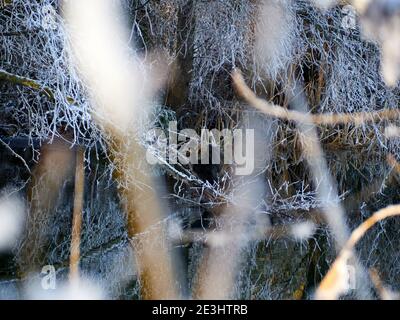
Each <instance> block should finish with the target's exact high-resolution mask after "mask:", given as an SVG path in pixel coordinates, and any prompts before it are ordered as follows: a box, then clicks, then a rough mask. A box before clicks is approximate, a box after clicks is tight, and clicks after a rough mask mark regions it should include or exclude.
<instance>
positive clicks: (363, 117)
mask: <svg viewBox="0 0 400 320" xmlns="http://www.w3.org/2000/svg"><path fill="white" fill-rule="evenodd" d="M232 79H233V83H234V85H235V88H236V90H237V92H238V94H239V95H240V96H241V97H242V98H243V99H244V100H245V101H246V102H247V103H248V104H249V105H251V106H252V107H254V108H256V109H257V110H259V111H261V112H262V113H264V114H266V115H268V116H271V117H275V118H278V119H282V120H288V121H294V122H301V123H306V124H316V125H337V124H347V123H354V124H355V125H361V124H363V123H366V122H379V121H381V120H395V119H398V118H399V112H398V110H397V109H383V110H380V111H373V112H354V113H324V114H305V113H303V112H299V111H297V110H288V109H285V108H282V107H280V106H277V105H274V104H271V103H268V102H267V101H265V100H263V99H260V98H258V97H257V96H256V95H255V93H254V92H253V91H252V90H251V89H250V88H249V87H248V86H247V85H246V83H245V81H244V79H243V76H242V74H241V72H240V71H239V70H235V71H234V72H233V73H232Z"/></svg>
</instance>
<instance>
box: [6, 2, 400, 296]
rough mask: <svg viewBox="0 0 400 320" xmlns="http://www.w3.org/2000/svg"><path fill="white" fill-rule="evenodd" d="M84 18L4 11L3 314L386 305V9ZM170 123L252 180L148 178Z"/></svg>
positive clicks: (188, 9) (395, 19)
mask: <svg viewBox="0 0 400 320" xmlns="http://www.w3.org/2000/svg"><path fill="white" fill-rule="evenodd" d="M69 1H70V2H71V3H75V6H78V5H77V2H79V1H77V0H69ZM98 1H99V2H98V3H99V5H98V7H101V5H104V7H103V8H109V9H110V8H112V12H113V14H115V17H117V18H116V19H115V20H112V19H111V18H110V17H112V14H111V13H109V14H107V12H109V11H107V10H105V11H101V10H100V9H99V8H97V9H96V10H95V9H93V12H94V13H96V14H94V15H92V16H93V21H90V26H91V28H88V21H86V20H85V19H84V17H85V13H87V11H85V10H91V9H90V8H91V7H90V3H93V0H90V1H89V0H88V1H87V6H86V5H85V6H82V8H86V9H85V10H84V9H82V12H81V13H82V14H81V16H80V18H81V20H79V21H78V19H76V20H74V19H75V18H76V16H77V14H75V13H76V11H75V13H74V10H73V7H71V8H69V7H67V4H65V3H63V1H58V0H42V1H27V0H10V1H4V4H3V2H1V3H2V4H3V5H2V6H0V150H1V151H0V152H1V153H0V159H1V165H0V188H1V190H0V250H2V252H0V298H21V299H23V298H57V299H69V298H73V297H74V296H75V295H77V292H80V293H81V295H80V296H77V298H108V299H132V298H135V299H140V298H169V297H175V298H199V299H202V298H243V299H313V298H329V299H337V298H349V299H353V298H372V299H380V298H382V299H383V298H395V297H397V295H396V292H397V291H399V290H400V278H399V275H400V264H399V262H398V260H399V258H400V256H399V252H398V250H396V248H397V247H398V246H399V245H400V243H399V237H398V227H399V218H396V217H394V218H392V219H386V218H387V217H391V216H395V215H398V214H400V211H399V209H398V207H397V206H395V204H396V203H398V202H399V199H398V192H397V190H398V183H399V181H398V174H399V173H400V165H399V163H398V160H399V158H398V154H399V150H400V149H399V145H398V141H397V140H398V137H399V132H400V128H399V127H398V125H399V123H398V122H399V121H398V113H397V109H398V106H399V102H400V91H399V89H400V87H399V82H398V80H399V78H400V71H399V70H400V57H399V53H398V50H397V48H398V47H399V45H398V44H399V41H400V2H399V1H385V0H377V1H316V0H315V1H314V0H310V1H308V0H299V1H291V0H287V1H284V0H251V1H249V0H211V1H209V0H199V1H195V0H160V1H159V0H157V1H156V0H150V1H148V0H122V1H111V2H106V1H105V0H98ZM110 3H112V4H111V5H110ZM100 4H101V5H100ZM107 6H109V7H107ZM68 8H69V9H68ZM115 8H117V9H118V10H117V9H115ZM114 9H115V10H116V11H115V12H114V11H113V10H114ZM75 10H76V7H75ZM110 10H111V9H110ZM110 12H111V11H110ZM101 14H103V15H104V16H101ZM100 16H101V17H102V19H100ZM96 17H97V20H96ZM110 21H111V22H110ZM112 21H119V22H120V21H124V23H122V22H121V24H116V25H113V24H112ZM77 26H79V28H75V29H74V27H77ZM93 26H97V27H96V28H93ZM85 28H88V29H85ZM77 30H78V31H77ZM82 30H86V32H87V34H86V36H88V37H90V39H92V40H93V39H94V40H93V43H95V45H97V46H98V50H97V51H96V50H93V48H94V47H93V46H92V47H91V48H90V47H89V45H88V44H90V43H91V42H90V41H81V42H79V39H80V40H82V38H79V37H82V35H80V34H79V32H83V31H82ZM117 34H118V36H117ZM113 35H114V37H113ZM96 37H98V38H96ZM83 39H84V37H83ZM96 39H97V40H96ZM95 40H96V41H95ZM93 43H92V44H93ZM110 43H112V44H113V45H110ZM107 45H108V46H109V47H108V46H107ZM85 46H86V47H85ZM85 54H86V55H85ZM170 121H176V122H177V124H178V130H181V129H184V128H190V129H194V130H196V131H197V132H200V131H201V129H205V128H206V129H210V130H211V129H218V130H222V129H238V128H246V129H254V130H255V141H256V151H255V154H254V155H253V156H254V162H255V170H254V172H253V173H252V174H251V175H250V176H245V177H240V176H235V175H234V165H223V164H221V165H217V164H209V165H191V164H188V165H182V164H179V163H178V164H170V163H168V162H166V161H164V162H163V164H160V165H157V166H149V165H148V163H146V159H145V157H144V151H145V150H146V149H147V148H149V137H148V135H147V133H148V132H149V130H150V129H152V128H160V129H162V130H163V131H164V132H165V133H168V128H169V126H168V124H169V122H170ZM219 143H220V144H222V143H221V142H219ZM76 150H83V152H84V162H83V164H84V169H85V177H84V181H83V183H81V184H83V185H82V186H81V187H84V193H83V194H82V195H81V196H82V201H81V205H82V206H83V209H82V213H81V215H79V214H80V212H79V211H80V210H78V212H77V210H76V208H77V206H78V208H79V197H78V198H77V191H76V190H79V188H78V187H79V186H77V184H79V182H78V181H79V179H76V178H75V176H76V174H77V172H78V170H77V168H79V164H81V163H80V161H82V159H80V158H79V157H78V156H77V155H78V154H79V152H76ZM221 150H223V148H221ZM154 155H155V156H159V154H158V153H157V150H154ZM222 156H223V155H222ZM148 199H150V200H151V201H149V200H148ZM389 205H394V206H392V207H389V209H384V208H385V207H387V206H389ZM74 208H75V210H74ZM378 210H382V211H378ZM385 210H386V211H385ZM11 211H15V212H18V217H15V216H14V217H12V218H13V219H17V220H18V221H11V220H12V219H11V216H10V212H11ZM376 211H378V213H377V215H373V214H374V212H376ZM77 215H78V216H77ZM77 217H80V218H81V219H77ZM371 217H372V218H371ZM368 218H370V219H368ZM23 220H24V221H25V223H22V221H23ZM73 221H74V223H73ZM363 222H364V224H362V223H363ZM360 225H361V226H360ZM9 226H11V227H12V228H11V229H10V228H9ZM357 227H358V228H357ZM2 230H9V232H10V233H12V234H8V233H5V232H3V231H2ZM77 230H78V231H79V232H77V233H76V232H75V231H77ZM353 230H356V231H355V233H352V231H353ZM77 235H78V238H77ZM10 237H11V239H10ZM349 239H350V240H349ZM76 240H79V241H78V243H80V245H79V248H80V251H79V250H78V252H77V253H76V254H77V255H78V260H79V268H78V269H77V272H78V278H79V279H80V280H81V285H82V290H78V289H77V287H76V286H77V285H79V283H76V282H73V281H72V280H71V279H72V278H73V277H71V267H72V265H71V260H70V254H71V241H72V242H74V241H76ZM336 257H338V260H335V259H336ZM173 262H174V263H173ZM44 266H52V267H54V270H55V271H56V277H57V281H59V283H60V289H59V290H56V291H54V294H49V293H48V292H43V287H42V285H41V280H42V278H43V274H41V273H40V272H41V271H42V268H43V267H44ZM348 266H350V268H348ZM349 270H350V271H349ZM353 271H354V272H353ZM348 272H350V278H351V277H353V278H351V279H350V280H349V279H348V278H346V277H348ZM335 277H336V278H335ZM331 279H335V281H334V282H335V283H336V286H329V285H328V284H329V283H330V282H329V280H331ZM353 282H354V283H353ZM349 283H350V286H349ZM156 287H157V288H156ZM86 293H87V294H86Z"/></svg>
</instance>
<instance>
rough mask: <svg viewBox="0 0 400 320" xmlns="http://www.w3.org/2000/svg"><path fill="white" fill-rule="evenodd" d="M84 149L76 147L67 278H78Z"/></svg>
mask: <svg viewBox="0 0 400 320" xmlns="http://www.w3.org/2000/svg"><path fill="white" fill-rule="evenodd" d="M84 161H85V151H84V149H83V148H82V147H77V149H76V163H75V166H76V167H75V191H74V211H73V217H72V237H71V254H70V270H69V278H70V280H71V281H77V280H78V279H79V260H80V244H81V230H82V212H83V194H84V188H85V167H84Z"/></svg>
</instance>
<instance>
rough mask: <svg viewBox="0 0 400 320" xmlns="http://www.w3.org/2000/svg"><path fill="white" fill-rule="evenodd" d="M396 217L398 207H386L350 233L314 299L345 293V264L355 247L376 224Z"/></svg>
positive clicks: (323, 298)
mask: <svg viewBox="0 0 400 320" xmlns="http://www.w3.org/2000/svg"><path fill="white" fill-rule="evenodd" d="M397 215H400V205H392V206H388V207H386V208H384V209H381V210H379V211H377V212H376V213H374V214H373V215H372V216H371V217H369V218H368V219H367V220H366V221H364V222H363V223H362V224H361V225H360V226H358V227H357V228H356V229H355V230H354V231H353V232H352V234H351V236H350V238H349V240H348V241H347V243H346V245H345V246H344V248H343V249H342V251H341V252H340V254H339V256H338V257H337V258H336V260H335V262H334V263H333V264H332V267H331V268H330V270H329V271H328V273H327V274H326V276H325V277H324V279H323V280H322V281H321V283H320V285H319V287H318V289H317V291H316V294H315V297H316V299H320V300H325V299H329V300H332V299H337V298H338V297H339V296H340V295H341V294H344V293H346V291H347V285H348V283H347V277H348V275H347V272H348V270H347V262H348V260H349V259H350V258H351V257H352V253H353V249H354V247H355V245H356V244H357V242H358V241H359V240H360V239H361V238H362V237H363V236H364V234H365V233H366V232H367V231H368V230H369V229H370V228H372V227H373V226H374V225H375V224H376V223H377V222H379V221H381V220H384V219H386V218H389V217H394V216H397Z"/></svg>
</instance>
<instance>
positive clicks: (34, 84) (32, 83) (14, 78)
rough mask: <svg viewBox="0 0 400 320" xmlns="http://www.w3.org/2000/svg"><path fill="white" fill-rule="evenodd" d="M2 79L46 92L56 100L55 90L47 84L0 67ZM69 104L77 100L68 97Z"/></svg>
mask: <svg viewBox="0 0 400 320" xmlns="http://www.w3.org/2000/svg"><path fill="white" fill-rule="evenodd" d="M0 81H7V82H10V83H13V84H15V85H20V86H24V87H27V88H30V89H33V90H36V91H39V92H42V93H44V94H45V95H46V96H47V97H48V98H49V99H50V100H55V94H54V91H53V90H52V89H51V88H49V87H46V86H43V85H41V84H40V83H39V81H37V80H33V79H30V78H26V77H22V76H19V75H16V74H12V73H9V72H7V71H5V70H2V69H0ZM66 100H67V102H68V103H69V104H75V100H74V99H73V98H71V97H66Z"/></svg>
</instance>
